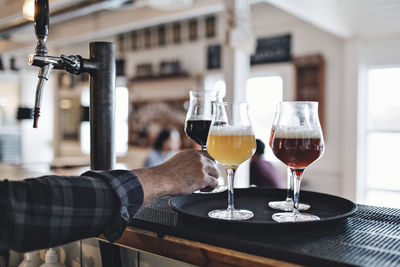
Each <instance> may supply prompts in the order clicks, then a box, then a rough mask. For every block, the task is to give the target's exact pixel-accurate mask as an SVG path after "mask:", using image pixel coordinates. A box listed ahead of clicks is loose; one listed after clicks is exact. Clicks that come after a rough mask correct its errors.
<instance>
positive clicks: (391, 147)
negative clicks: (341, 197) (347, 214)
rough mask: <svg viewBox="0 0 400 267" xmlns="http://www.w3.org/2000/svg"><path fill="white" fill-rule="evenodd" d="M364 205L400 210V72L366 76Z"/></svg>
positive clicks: (382, 70) (373, 71) (393, 70)
mask: <svg viewBox="0 0 400 267" xmlns="http://www.w3.org/2000/svg"><path fill="white" fill-rule="evenodd" d="M365 147H366V157H365V165H364V166H365V167H364V171H365V174H366V175H365V176H366V178H365V179H366V180H365V188H364V196H365V203H367V204H371V205H379V206H387V207H397V208H400V173H399V172H397V165H398V164H399V156H398V155H399V152H400V68H374V69H370V70H369V71H368V73H367V117H366V131H365Z"/></svg>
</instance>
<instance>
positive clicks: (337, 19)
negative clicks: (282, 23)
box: [264, 0, 400, 38]
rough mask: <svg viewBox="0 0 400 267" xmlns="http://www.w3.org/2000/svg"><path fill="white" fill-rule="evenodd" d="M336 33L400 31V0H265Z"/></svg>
mask: <svg viewBox="0 0 400 267" xmlns="http://www.w3.org/2000/svg"><path fill="white" fill-rule="evenodd" d="M264 1H265V2H267V3H269V4H271V5H273V6H275V7H278V8H280V9H282V10H284V11H286V12H288V13H291V14H292V15H294V16H296V17H299V18H301V19H303V20H305V21H307V22H309V23H311V24H314V25H315V26H317V27H320V28H322V29H323V30H326V31H328V32H330V33H332V34H335V35H338V36H341V37H345V38H351V37H359V36H360V37H369V36H373V35H383V34H399V33H400V0H295V1H294V0H264Z"/></svg>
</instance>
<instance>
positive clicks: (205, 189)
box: [200, 176, 218, 192]
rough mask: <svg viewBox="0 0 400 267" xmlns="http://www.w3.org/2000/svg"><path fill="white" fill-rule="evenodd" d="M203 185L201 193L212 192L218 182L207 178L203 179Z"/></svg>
mask: <svg viewBox="0 0 400 267" xmlns="http://www.w3.org/2000/svg"><path fill="white" fill-rule="evenodd" d="M205 183H206V185H205V186H203V187H202V188H201V189H200V191H203V192H210V191H212V190H214V188H216V187H217V186H218V180H217V179H216V178H214V177H211V176H208V177H206V178H205Z"/></svg>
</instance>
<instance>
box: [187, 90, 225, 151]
mask: <svg viewBox="0 0 400 267" xmlns="http://www.w3.org/2000/svg"><path fill="white" fill-rule="evenodd" d="M217 100H218V91H215V90H193V91H190V104H189V109H188V111H187V114H186V120H185V133H186V135H187V136H188V137H189V138H190V139H192V140H193V141H194V142H196V143H197V144H199V145H200V146H201V149H202V150H207V137H208V131H209V130H210V124H211V120H212V117H213V103H215V102H217Z"/></svg>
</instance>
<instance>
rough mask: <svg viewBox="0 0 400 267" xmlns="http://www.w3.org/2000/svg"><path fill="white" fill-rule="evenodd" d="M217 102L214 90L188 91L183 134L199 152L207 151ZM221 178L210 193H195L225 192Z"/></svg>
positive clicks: (225, 188)
mask: <svg viewBox="0 0 400 267" xmlns="http://www.w3.org/2000/svg"><path fill="white" fill-rule="evenodd" d="M216 102H218V91H216V90H192V91H190V104H189V109H188V111H187V114H186V120H185V133H186V135H187V136H188V137H189V138H190V139H191V140H193V141H194V142H196V143H197V144H199V145H200V146H201V150H203V151H206V150H207V137H208V132H209V130H210V125H211V121H212V119H213V114H214V104H215V103H216ZM227 188H228V187H227V186H226V185H225V184H224V179H223V177H220V178H218V186H217V187H216V188H215V189H214V190H212V191H211V192H206V191H204V192H203V191H196V192H195V193H202V194H209V193H219V192H223V191H225V190H227Z"/></svg>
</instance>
